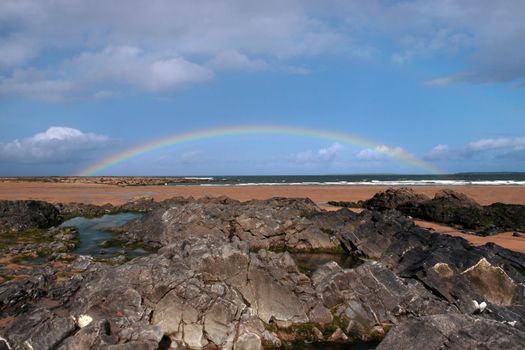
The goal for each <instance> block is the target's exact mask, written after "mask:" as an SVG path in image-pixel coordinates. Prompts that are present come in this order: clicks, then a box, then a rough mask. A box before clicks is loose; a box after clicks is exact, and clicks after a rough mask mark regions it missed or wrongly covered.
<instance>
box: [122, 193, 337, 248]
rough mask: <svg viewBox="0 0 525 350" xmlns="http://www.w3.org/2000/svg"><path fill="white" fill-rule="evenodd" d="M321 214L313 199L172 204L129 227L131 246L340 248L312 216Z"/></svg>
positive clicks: (216, 199)
mask: <svg viewBox="0 0 525 350" xmlns="http://www.w3.org/2000/svg"><path fill="white" fill-rule="evenodd" d="M320 213H321V210H320V209H319V208H318V207H317V205H315V203H313V202H312V201H310V200H308V199H288V198H273V199H270V200H264V201H261V200H253V201H248V202H238V201H234V200H231V199H227V198H215V199H200V200H189V201H187V202H185V203H173V204H171V205H169V206H166V207H164V206H163V207H161V208H159V209H156V210H154V211H152V212H151V213H149V214H148V215H145V216H144V217H143V218H142V219H140V220H138V221H135V222H132V223H130V224H129V225H127V226H126V229H127V230H126V232H125V233H124V234H123V235H122V238H123V240H125V241H127V242H138V241H140V242H143V243H145V244H148V245H152V246H164V245H169V244H172V243H174V242H177V241H179V240H183V239H188V238H190V237H193V238H194V237H213V238H214V239H216V238H220V239H222V240H224V241H227V242H237V241H243V242H246V243H247V244H248V245H249V247H250V248H251V249H260V248H264V249H268V248H280V249H284V248H286V249H290V250H298V251H299V250H300V251H330V250H336V249H338V247H339V242H338V241H337V239H336V238H335V236H334V235H333V234H330V233H329V232H331V230H323V229H322V227H320V226H319V225H317V224H316V223H315V221H314V220H312V218H314V217H315V218H317V216H318V215H319V214H320Z"/></svg>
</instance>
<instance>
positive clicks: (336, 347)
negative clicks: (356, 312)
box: [287, 341, 379, 350]
mask: <svg viewBox="0 0 525 350" xmlns="http://www.w3.org/2000/svg"><path fill="white" fill-rule="evenodd" d="M378 345H379V342H378V341H370V342H360V343H354V344H339V343H299V342H298V343H294V344H293V345H292V347H291V348H287V349H290V350H373V349H375V348H376V347H377V346H378Z"/></svg>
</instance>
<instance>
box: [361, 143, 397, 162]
mask: <svg viewBox="0 0 525 350" xmlns="http://www.w3.org/2000/svg"><path fill="white" fill-rule="evenodd" d="M402 154H406V152H405V150H404V149H403V148H401V147H389V146H386V145H378V146H376V147H374V148H373V149H370V148H365V149H363V150H361V151H359V152H357V153H356V155H355V157H356V158H357V159H359V160H362V161H377V160H383V159H385V158H386V157H387V156H393V155H402Z"/></svg>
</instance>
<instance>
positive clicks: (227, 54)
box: [210, 50, 268, 72]
mask: <svg viewBox="0 0 525 350" xmlns="http://www.w3.org/2000/svg"><path fill="white" fill-rule="evenodd" d="M210 65H211V66H212V67H214V68H218V69H224V70H243V71H255V72H256V71H262V70H265V69H266V68H268V63H266V62H265V61H263V60H261V59H250V58H248V57H247V56H246V55H243V54H241V53H239V52H237V51H234V50H229V51H223V52H219V53H218V54H217V55H216V56H215V57H214V58H213V59H212V60H211V62H210Z"/></svg>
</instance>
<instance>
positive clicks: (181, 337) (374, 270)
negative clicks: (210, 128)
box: [0, 191, 525, 350]
mask: <svg viewBox="0 0 525 350" xmlns="http://www.w3.org/2000/svg"><path fill="white" fill-rule="evenodd" d="M387 192H388V191H387ZM403 196H405V197H407V196H408V197H410V199H409V200H404V201H401V202H402V203H400V201H398V199H399V197H403ZM452 197H454V198H452ZM385 198H387V199H388V200H385ZM392 198H394V199H392ZM403 198H404V197H403ZM443 198H445V197H443V195H441V196H440V197H438V200H439V201H440V203H441V204H440V205H441V207H440V206H437V205H436V199H433V200H431V199H428V198H422V197H418V198H414V197H413V196H411V194H409V193H392V192H388V193H382V194H380V195H378V196H377V197H375V198H373V199H371V200H370V201H369V202H368V203H365V204H362V203H361V204H360V206H361V207H365V208H368V209H365V210H363V211H362V212H361V213H354V212H352V211H350V210H348V209H345V208H343V209H341V210H339V211H333V212H327V211H323V210H321V209H320V208H319V207H318V206H317V205H316V204H315V203H313V202H312V201H310V200H308V199H288V198H273V199H270V200H252V201H247V202H240V201H236V200H232V199H229V198H203V199H192V198H182V197H177V198H172V199H169V200H166V201H163V202H155V201H153V200H151V199H148V198H142V199H138V200H136V201H133V202H130V203H128V204H125V205H122V206H112V205H106V206H96V205H89V204H78V203H73V204H55V205H52V204H49V203H45V202H39V201H0V232H2V233H1V234H0V237H1V243H2V246H1V247H0V248H1V249H2V256H3V258H2V261H0V263H1V269H0V274H1V275H2V276H3V277H2V281H0V282H2V283H1V284H0V337H1V338H0V349H1V348H2V346H3V347H4V348H7V349H169V348H172V349H186V348H189V349H235V350H242V349H262V348H264V349H269V348H280V347H284V348H286V347H289V346H292V345H293V344H294V343H297V342H299V343H303V344H304V343H334V344H336V343H343V344H347V343H348V344H351V343H356V342H367V341H368V342H372V344H376V343H379V345H377V349H441V348H444V347H446V348H450V349H465V348H486V349H522V348H524V347H525V306H524V299H525V275H524V271H525V255H523V254H520V253H516V252H513V251H509V250H507V249H504V248H501V247H499V246H497V245H495V244H487V245H485V246H482V247H474V246H472V245H470V244H469V243H468V242H467V241H466V240H464V239H462V238H458V237H450V236H446V235H441V234H438V233H435V232H432V231H429V230H425V229H422V228H420V227H418V226H416V225H415V224H414V222H413V220H412V218H411V217H410V216H409V215H411V216H414V217H417V216H416V215H413V214H414V213H415V212H417V213H419V210H421V212H424V211H423V209H420V208H425V210H426V212H427V213H428V212H431V213H434V214H435V213H439V212H443V211H439V210H441V209H442V208H443V207H446V208H448V209H447V210H446V211H445V212H446V213H453V212H458V210H457V209H458V208H463V207H462V206H461V205H462V204H461V205H460V204H457V203H464V202H465V200H466V199H465V198H463V197H461V196H459V195H457V194H453V193H448V194H446V200H444V199H443ZM452 199H454V200H456V199H457V200H456V201H455V202H453V201H452ZM432 201H433V202H432ZM452 202H453V203H452ZM381 203H386V204H384V205H382V206H381V205H380V204H381ZM410 203H411V204H413V205H412V206H410V205H409V204H410ZM422 203H423V204H422ZM443 203H445V204H443ZM454 203H456V204H454ZM394 204H395V205H394ZM431 205H434V207H433V208H436V209H435V210H434V211H428V208H429V207H430V206H431ZM403 206H405V207H403ZM407 207H410V208H411V209H410V210H413V211H412V212H410V213H409V214H407V211H406V210H408V209H402V208H407ZM413 208H418V209H417V210H416V209H413ZM469 208H478V210H485V209H483V207H481V206H479V207H478V206H476V205H475V203H471V205H470V207H469ZM480 208H481V209H480ZM518 210H520V209H518ZM122 211H130V212H142V213H144V215H142V216H141V217H140V218H138V219H135V220H132V221H130V222H128V223H126V224H124V225H123V226H122V227H120V228H119V229H118V230H115V232H114V235H115V240H116V241H118V242H119V244H122V246H123V247H124V246H128V245H133V246H136V245H140V246H144V247H147V248H150V249H151V254H149V255H147V256H143V257H139V258H135V259H132V260H128V259H120V258H114V259H96V258H94V257H91V256H78V255H76V254H74V253H73V252H74V249H75V247H76V246H77V245H78V233H77V232H76V231H75V229H68V228H56V226H57V225H58V224H60V223H61V222H62V221H63V220H64V218H68V217H74V216H79V215H81V216H100V215H105V214H108V213H117V212H122ZM460 212H461V210H460ZM498 213H500V212H498ZM418 215H419V214H418ZM494 215H496V214H494ZM498 215H499V214H498ZM436 217H438V216H437V214H436ZM444 217H446V218H448V217H449V216H444ZM454 220H456V219H454ZM502 220H503V219H502ZM520 220H521V219H520V218H517V219H516V220H514V221H512V222H511V224H512V225H521V221H520ZM494 222H495V221H494ZM504 222H508V220H507V218H505V220H504ZM497 225H500V223H499V221H498V222H497ZM24 249H25V250H24ZM296 253H308V254H319V255H321V254H323V253H331V254H338V255H340V256H348V257H351V258H355V259H356V261H358V262H359V263H356V264H352V265H349V266H341V265H340V264H339V263H338V262H336V261H328V262H327V261H326V260H323V259H320V260H319V261H320V262H319V263H318V266H314V267H313V268H312V267H309V268H310V270H309V272H308V273H307V272H306V271H305V270H304V269H303V268H302V267H301V261H300V260H299V259H298V258H297V255H296ZM24 254H25V255H28V254H36V255H38V256H43V258H44V259H43V260H42V261H40V262H38V263H37V264H33V265H31V266H29V265H27V264H23V261H20V260H17V259H15V258H16V256H17V255H18V256H20V255H24ZM312 260H315V259H312ZM374 342H375V343H374Z"/></svg>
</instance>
